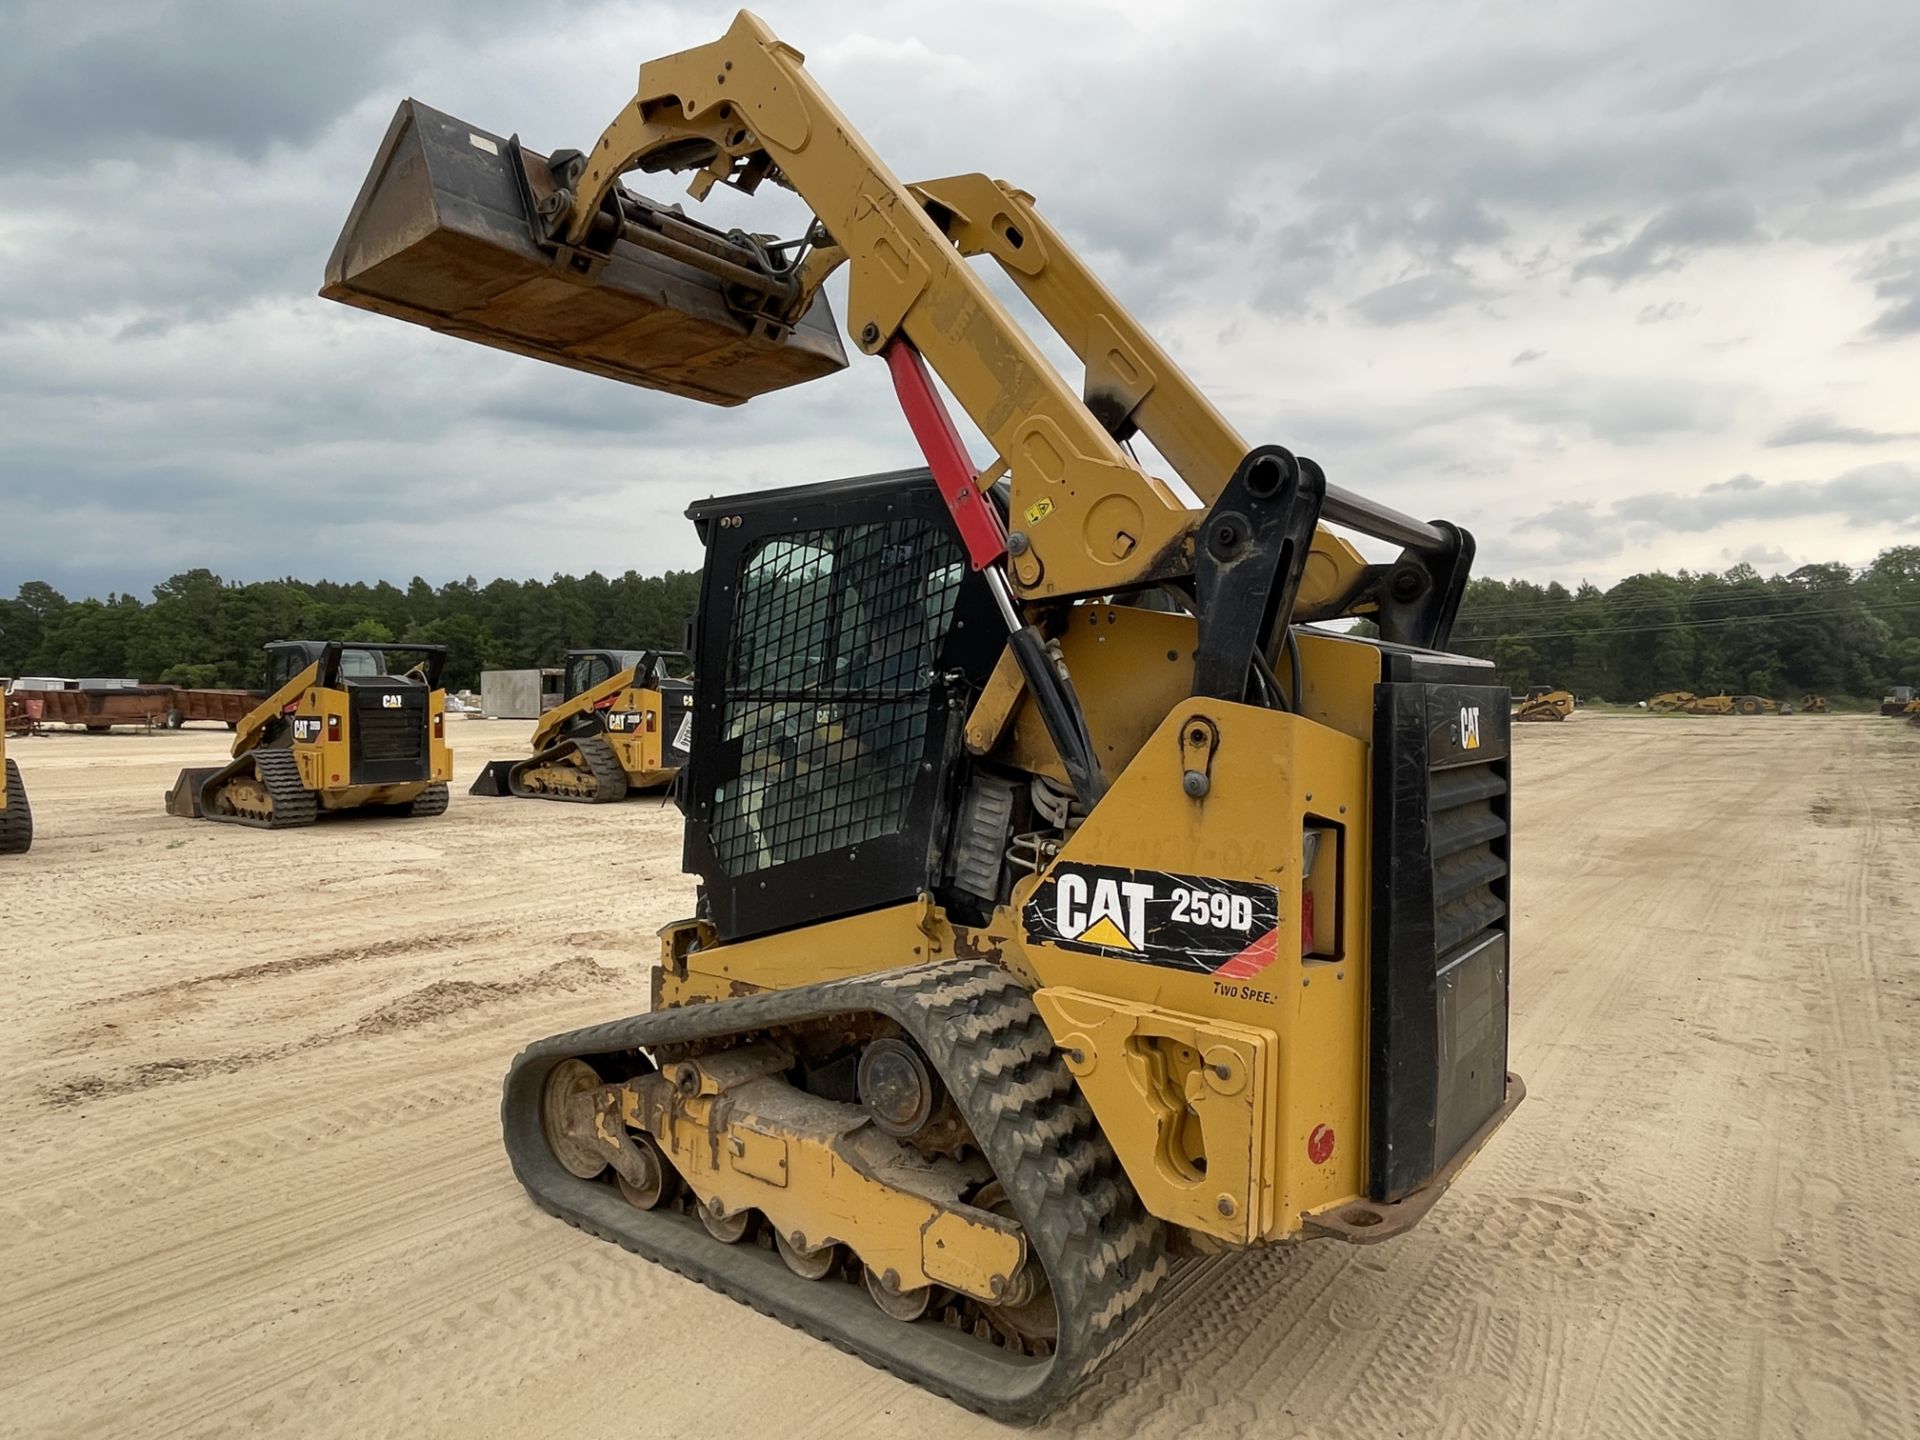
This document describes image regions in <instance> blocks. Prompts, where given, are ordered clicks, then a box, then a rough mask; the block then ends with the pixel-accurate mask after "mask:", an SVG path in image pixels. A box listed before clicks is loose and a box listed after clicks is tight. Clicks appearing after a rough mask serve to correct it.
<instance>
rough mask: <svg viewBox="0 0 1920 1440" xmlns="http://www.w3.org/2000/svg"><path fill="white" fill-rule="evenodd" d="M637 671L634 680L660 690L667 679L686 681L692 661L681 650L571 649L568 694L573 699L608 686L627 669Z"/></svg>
mask: <svg viewBox="0 0 1920 1440" xmlns="http://www.w3.org/2000/svg"><path fill="white" fill-rule="evenodd" d="M629 669H630V670H632V671H633V672H634V678H633V683H634V685H635V686H636V687H638V688H640V689H644V690H653V689H658V688H659V686H660V682H661V681H663V680H669V679H671V680H685V679H688V678H690V676H691V675H692V670H693V666H692V661H691V660H689V659H688V657H687V656H686V655H685V654H684V653H683V652H681V651H678V650H569V651H568V652H567V693H566V695H565V697H564V698H566V699H568V700H571V699H573V698H574V697H575V696H577V695H584V694H586V693H587V691H589V690H592V689H594V688H595V687H597V686H600V685H604V684H606V683H607V681H609V680H611V679H612V678H613V677H614V676H616V675H618V674H619V673H620V672H621V671H623V670H629Z"/></svg>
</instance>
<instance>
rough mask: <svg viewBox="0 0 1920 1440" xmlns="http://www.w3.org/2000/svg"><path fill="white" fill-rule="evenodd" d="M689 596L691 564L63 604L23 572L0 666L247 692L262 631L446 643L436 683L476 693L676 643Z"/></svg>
mask: <svg viewBox="0 0 1920 1440" xmlns="http://www.w3.org/2000/svg"><path fill="white" fill-rule="evenodd" d="M699 593H700V576H699V572H698V571H668V572H667V573H666V574H665V575H639V574H636V573H634V572H633V571H631V570H630V571H628V572H627V573H626V574H624V575H621V576H619V577H618V578H615V579H609V578H607V577H606V576H604V575H601V574H599V573H598V572H595V573H592V574H588V575H583V576H580V577H578V578H575V577H573V576H571V575H556V576H554V577H553V579H552V580H550V581H539V580H527V581H519V580H494V581H492V582H490V583H489V584H486V585H481V584H479V583H478V582H477V581H475V580H473V579H471V578H469V579H466V580H460V581H455V582H453V583H451V584H447V585H439V586H435V585H429V584H428V583H427V582H426V581H425V580H422V579H419V578H417V577H416V578H415V579H414V580H413V581H411V582H410V583H409V584H408V585H407V586H406V588H405V589H402V588H400V587H399V586H396V585H390V584H388V583H386V582H385V581H382V582H380V583H379V584H376V585H367V584H364V583H355V584H351V585H341V584H336V583H334V582H332V581H327V580H314V581H307V580H291V579H289V580H269V581H261V582H258V583H254V584H232V583H228V582H226V581H223V580H222V579H221V578H220V577H219V576H218V575H215V574H213V573H212V572H211V571H209V570H190V571H188V572H187V573H186V574H184V575H175V576H174V577H173V578H172V579H170V580H168V581H166V582H165V583H164V584H160V585H156V586H155V587H154V589H153V598H152V599H151V600H148V601H142V600H141V599H140V598H139V597H138V596H134V595H109V596H108V597H107V598H106V599H105V600H91V599H90V600H69V599H67V598H66V597H65V596H64V595H62V594H61V593H60V592H59V591H57V590H55V589H54V588H53V587H52V586H51V585H48V584H46V583H44V582H42V581H38V580H32V581H28V582H27V583H26V584H24V585H22V586H20V588H19V593H18V594H17V596H16V597H15V598H14V599H12V600H0V675H64V676H79V677H94V676H97V677H103V678H104V677H126V678H131V679H137V680H143V681H148V682H155V681H159V682H165V683H169V684H174V685H192V686H212V687H236V688H244V689H258V688H260V687H261V686H262V685H264V684H265V681H266V665H265V658H264V656H263V655H262V652H261V647H262V646H263V645H264V644H265V643H266V642H267V641H269V640H336V639H338V640H364V641H398V642H401V643H408V644H429V645H445V646H446V647H447V650H448V655H447V669H446V684H447V685H448V686H449V688H452V689H456V690H459V689H474V688H477V687H478V686H479V684H480V672H481V671H482V670H515V669H523V668H527V667H531V666H536V665H553V664H557V663H559V660H560V657H561V655H562V654H563V653H564V652H565V651H567V650H568V649H571V648H575V647H579V646H587V645H604V646H608V647H610V648H619V649H635V650H639V649H647V648H650V647H651V648H659V649H669V650H677V649H679V648H681V645H682V642H683V641H684V639H685V636H686V622H687V619H688V618H689V617H690V616H691V615H692V614H693V612H694V609H695V606H696V604H697V602H698V597H699Z"/></svg>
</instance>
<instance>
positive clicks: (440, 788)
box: [407, 780, 448, 820]
mask: <svg viewBox="0 0 1920 1440" xmlns="http://www.w3.org/2000/svg"><path fill="white" fill-rule="evenodd" d="M447 799H448V796H447V782H446V781H444V780H436V781H434V782H433V783H432V784H431V785H429V786H427V788H426V789H424V790H422V791H421V792H420V793H419V794H418V795H416V796H414V797H413V801H412V803H411V804H409V805H408V806H407V814H408V815H410V816H412V817H413V818H414V819H416V820H424V819H427V818H428V817H430V816H434V815H444V814H446V813H447Z"/></svg>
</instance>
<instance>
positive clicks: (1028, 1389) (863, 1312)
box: [501, 960, 1169, 1421]
mask: <svg viewBox="0 0 1920 1440" xmlns="http://www.w3.org/2000/svg"><path fill="white" fill-rule="evenodd" d="M862 1012H872V1013H877V1014H880V1015H884V1016H887V1017H888V1018H890V1019H892V1020H894V1021H896V1022H897V1023H899V1024H900V1025H901V1027H902V1028H904V1029H905V1030H906V1031H907V1032H908V1033H909V1034H910V1035H911V1036H912V1037H913V1039H914V1040H915V1041H916V1042H917V1043H918V1044H919V1045H920V1047H921V1048H922V1050H923V1051H924V1052H925V1054H926V1055H927V1058H928V1059H929V1060H931V1061H932V1062H933V1065H934V1068H935V1069H936V1070H937V1071H938V1072H939V1074H940V1076H941V1078H942V1080H943V1081H944V1082H945V1084H946V1087H947V1090H948V1093H949V1094H951V1095H952V1096H953V1098H954V1101H955V1103H956V1104H958V1105H959V1106H960V1109H961V1112H962V1114H963V1115H964V1116H965V1117H966V1120H967V1123H968V1124H969V1126H970V1127H971V1128H972V1131H973V1134H974V1137H975V1139H976V1140H977V1141H978V1142H979V1144H980V1147H981V1149H982V1151H983V1153H984V1154H985V1155H986V1158H987V1160H988V1162H989V1163H990V1164H991V1165H992V1167H993V1171H994V1174H995V1175H996V1176H997V1177H998V1178H999V1179H1000V1181H1001V1183H1002V1185H1003V1186H1005V1188H1006V1191H1007V1194H1008V1197H1009V1199H1010V1200H1011V1201H1012V1204H1013V1208H1014V1213H1015V1214H1016V1215H1017V1216H1018V1218H1019V1220H1020V1223H1021V1225H1022V1227H1023V1228H1024V1229H1025V1231H1026V1236H1027V1243H1028V1246H1029V1247H1030V1250H1031V1253H1032V1254H1033V1256H1034V1257H1035V1258H1037V1259H1038V1260H1039V1261H1040V1263H1041V1265H1042V1266H1043V1268H1044V1270H1045V1272H1046V1275H1047V1277H1048V1280H1049V1281H1050V1282H1051V1284H1052V1287H1053V1296H1054V1303H1055V1305H1056V1306H1057V1307H1058V1310H1059V1316H1060V1325H1059V1340H1058V1347H1057V1349H1056V1350H1055V1352H1054V1354H1053V1355H1052V1356H1051V1357H1047V1358H1044V1359H1040V1358H1034V1357H1029V1356H1016V1355H1014V1354H1012V1353H1011V1352H1009V1351H1006V1350H1001V1349H998V1348H995V1347H993V1346H990V1345H988V1344H986V1343H984V1342H981V1341H977V1340H974V1339H972V1338H971V1337H968V1336H965V1335H962V1334H959V1333H957V1332H955V1331H953V1330H950V1329H947V1328H946V1327H945V1326H943V1325H941V1324H939V1323H938V1322H937V1321H932V1320H927V1321H920V1322H917V1323H915V1324H911V1325H907V1324H902V1323H901V1322H899V1321H897V1320H893V1319H890V1318H888V1317H887V1316H885V1315H883V1314H881V1312H880V1311H879V1309H878V1308H877V1307H876V1306H874V1305H873V1303H872V1302H871V1301H870V1300H869V1299H868V1298H867V1296H866V1294H865V1292H864V1291H863V1290H862V1289H860V1288H859V1287H857V1286H852V1285H846V1284H838V1283H834V1282H830V1281H817V1282H816V1281H807V1280H802V1279H800V1278H799V1277H798V1276H795V1275H794V1274H792V1273H791V1272H790V1271H789V1270H788V1269H787V1268H786V1266H785V1265H784V1264H782V1263H781V1261H780V1260H779V1258H778V1256H777V1255H774V1254H772V1253H770V1252H768V1251H764V1250H761V1249H759V1248H758V1247H757V1246H753V1245H745V1244H743V1245H731V1246H729V1245H721V1244H720V1243H718V1242H717V1241H715V1240H713V1239H712V1238H711V1237H709V1236H708V1235H707V1233H706V1231H705V1230H704V1229H703V1228H701V1226H700V1225H699V1223H698V1222H697V1221H696V1220H693V1219H690V1218H688V1217H686V1216H683V1215H680V1214H677V1213H674V1212H671V1211H667V1210H655V1211H643V1210H637V1209H635V1208H633V1207H632V1206H630V1205H628V1204H627V1203H626V1202H625V1201H624V1200H622V1199H621V1198H620V1195H619V1192H618V1191H617V1190H615V1189H614V1188H613V1187H612V1186H611V1185H609V1184H606V1183H603V1182H597V1181H588V1180H580V1179H577V1178H575V1177H574V1176H572V1175H570V1174H568V1173H567V1172H566V1171H565V1170H563V1169H562V1168H561V1167H560V1165H559V1163H558V1162H557V1161H556V1160H555V1159H554V1158H553V1155H552V1153H551V1151H550V1150H549V1149H548V1147H547V1144H546V1140H545V1138H544V1136H543V1134H542V1131H541V1126H540V1097H541V1091H542V1087H543V1086H544V1084H545V1082H546V1077H547V1075H548V1074H549V1073H551V1071H552V1070H553V1067H554V1066H556V1065H557V1064H559V1063H560V1062H561V1061H562V1060H564V1059H568V1058H570V1057H579V1058H582V1059H585V1060H587V1061H588V1063H590V1064H592V1063H594V1061H595V1058H596V1057H607V1058H608V1059H612V1058H613V1057H616V1056H620V1057H622V1058H626V1057H625V1055H624V1054H623V1052H631V1051H633V1050H635V1049H639V1048H641V1047H648V1048H653V1047H659V1046H675V1047H682V1046H687V1045H699V1044H700V1043H702V1042H708V1041H712V1040H715V1039H720V1038H727V1037H736V1036H740V1035H744V1034H750V1033H754V1032H759V1031H766V1030H770V1029H778V1028H780V1027H781V1026H783V1025H789V1024H793V1023H796V1022H799V1021H805V1020H813V1019H818V1018H821V1017H826V1016H835V1015H847V1014H858V1013H862ZM609 1068H611V1067H610V1066H609V1067H607V1068H603V1070H602V1073H607V1069H609ZM501 1123H502V1127H503V1130H504V1132H505V1140H506V1147H507V1154H508V1157H509V1158H510V1160H511V1161H512V1164H513V1170H514V1174H515V1175H516V1176H517V1177H518V1178H519V1180H520V1183H521V1184H522V1185H524V1186H525V1187H526V1188H527V1192H528V1193H529V1194H530V1195H531V1196H532V1197H533V1199H534V1201H535V1203H536V1204H538V1205H539V1206H540V1207H541V1208H542V1209H543V1210H545V1211H547V1212H548V1213H549V1214H551V1215H556V1216H558V1217H559V1218H560V1219H562V1220H565V1221H566V1222H567V1223H569V1224H571V1225H576V1226H578V1227H579V1228H580V1229H582V1230H585V1231H587V1232H588V1233H590V1234H593V1235H597V1236H599V1237H600V1238H601V1239H603V1240H610V1241H612V1242H613V1243H615V1244H617V1245H621V1246H624V1247H625V1248H627V1249H629V1250H632V1251H634V1252H635V1253H636V1254H639V1255H642V1256H645V1257H646V1258H648V1259H650V1260H654V1261H657V1262H659V1263H660V1264H663V1265H666V1266H667V1267H668V1268H670V1269H672V1270H675V1271H678V1272H679V1273H680V1274H682V1275H686V1276H688V1277H689V1278H691V1279H695V1280H699V1281H701V1282H703V1283H704V1284H706V1285H708V1286H710V1287H712V1288H713V1289H715V1290H718V1291H720V1292H721V1293H722V1294H725V1295H729V1296H731V1297H733V1298H734V1299H735V1300H739V1301H741V1302H742V1303H744V1304H747V1305H751V1306H752V1307H753V1308H754V1309H756V1310H759V1311H761V1312H762V1313H763V1314H766V1315H770V1316H772V1317H773V1318H775V1319H777V1320H781V1321H784V1322H785V1323H786V1324H788V1325H792V1326H795V1327H796V1328H798V1329H801V1330H804V1331H806V1332H807V1333H809V1334H811V1335H813V1336H815V1337H817V1338H819V1339H822V1340H826V1341H828V1342H829V1343H831V1344H834V1345H836V1346H838V1347H840V1348H841V1349H843V1350H846V1351H848V1352H850V1353H852V1354H854V1355H858V1356H859V1357H860V1358H861V1359H863V1360H865V1361H867V1362H868V1363H869V1364H872V1365H875V1366H878V1367H879V1368H881V1369H883V1370H887V1371H889V1372H891V1373H892V1374H895V1375H897V1376H899V1377H900V1378H901V1379H903V1380H908V1381H911V1382H912V1383H913V1384H916V1385H920V1386H922V1387H924V1388H926V1389H928V1390H931V1391H933V1392H934V1393H935V1394H938V1395H942V1396H944V1397H946V1398H947V1399H950V1400H953V1401H956V1402H957V1403H959V1404H961V1405H964V1406H966V1407H967V1408H969V1409H972V1410H978V1411H981V1412H983V1413H985V1414H988V1415H991V1416H994V1417H996V1418H998V1419H1001V1420H1012V1421H1027V1420H1034V1419H1037V1418H1038V1417H1039V1416H1041V1415H1044V1414H1045V1413H1046V1412H1047V1411H1049V1410H1051V1409H1053V1408H1054V1407H1055V1406H1057V1405H1059V1404H1060V1403H1061V1402H1062V1401H1064V1400H1065V1399H1066V1398H1067V1397H1068V1396H1069V1395H1071V1394H1072V1393H1073V1391H1074V1390H1075V1389H1076V1388H1077V1387H1078V1386H1079V1385H1080V1384H1081V1382H1082V1381H1084V1380H1085V1379H1086V1378H1087V1376H1088V1375H1089V1374H1091V1373H1092V1371H1093V1370H1094V1368H1095V1367H1096V1366H1097V1365H1098V1364H1099V1363H1100V1361H1101V1360H1102V1359H1104V1358H1105V1357H1106V1356H1107V1355H1108V1354H1109V1353H1110V1352H1111V1351H1112V1350H1113V1349H1114V1347H1115V1346H1117V1345H1119V1344H1120V1343H1121V1341H1122V1340H1124V1339H1125V1338H1126V1337H1127V1335H1128V1334H1130V1333H1131V1332H1132V1331H1133V1329H1134V1328H1135V1326H1137V1325H1138V1324H1139V1322H1140V1321H1141V1320H1142V1319H1143V1318H1144V1317H1145V1315H1146V1313H1147V1311H1148V1310H1149V1309H1150V1308H1151V1305H1152V1302H1153V1299H1154V1297H1155V1294H1156V1292H1157V1291H1158V1290H1159V1288H1160V1287H1161V1285H1162V1284H1163V1283H1164V1282H1165V1281H1166V1279H1167V1276H1168V1273H1169V1272H1168V1260H1167V1255H1166V1232H1165V1229H1164V1227H1162V1226H1161V1224H1160V1223H1159V1222H1158V1221H1157V1220H1154V1219H1153V1218H1152V1217H1150V1216H1149V1215H1148V1214H1147V1213H1146V1211H1145V1209H1144V1208H1143V1207H1142V1206H1141V1204H1140V1200H1139V1197H1138V1196H1137V1195H1136V1194H1135V1193H1134V1190H1133V1187H1132V1185H1131V1184H1130V1183H1129V1182H1128V1180H1127V1178H1126V1175H1125V1172H1124V1171H1122V1169H1121V1168H1120V1163H1119V1161H1118V1160H1117V1159H1116V1158H1115V1157H1114V1154H1113V1150H1112V1148H1111V1147H1110V1146H1109V1145H1108V1144H1107V1141H1106V1137H1105V1136H1104V1135H1102V1134H1101V1132H1100V1129H1099V1126H1098V1125H1097V1123H1096V1122H1095V1121H1094V1118H1093V1112H1092V1111H1091V1110H1090V1109H1089V1108H1088V1106H1087V1102H1086V1100H1085V1099H1084V1097H1082V1095H1081V1094H1080V1090H1079V1087H1078V1086H1077V1085H1076V1084H1075V1083H1074V1080H1073V1077H1072V1075H1071V1074H1069V1073H1068V1071H1067V1069H1066V1066H1065V1064H1064V1063H1063V1062H1062V1061H1061V1058H1060V1055H1059V1053H1058V1052H1057V1051H1056V1050H1055V1048H1054V1045H1053V1040H1052V1037H1051V1036H1050V1035H1049V1034H1048V1033H1047V1029H1046V1026H1045V1023H1044V1022H1043V1021H1042V1020H1041V1019H1040V1016H1039V1014H1038V1012H1036V1011H1035V1009H1034V1008H1033V1002H1032V999H1031V997H1030V996H1029V995H1028V993H1027V991H1026V989H1025V987H1023V986H1022V985H1021V984H1020V983H1019V981H1017V980H1016V979H1015V978H1014V977H1013V976H1011V975H1010V974H1008V973H1007V972H1006V971H1005V970H1003V969H1001V968H1000V967H999V966H997V965H994V964H992V963H991V962H987V961H977V960H962V961H946V962H942V963H939V964H934V965H921V966H914V967H912V968H910V969H905V970H895V971H890V972H885V973H882V974H880V975H869V976H860V977H856V978H854V979H849V980H836V981H831V982H829V983H826V984H823V985H810V986H804V987H801V988H797V989H793V990H785V991H775V992H769V993H767V994H762V995H753V996H748V997H746V998H744V999H739V1000H722V1001H715V1002H713V1003H711V1004H705V1005H694V1006H687V1007H683V1008H680V1009H675V1010H667V1011H662V1012H660V1013H657V1014H647V1015H635V1016H631V1017H629V1018H627V1019H624V1020H614V1021H610V1022H608V1023H606V1024H603V1025H595V1026H592V1027H589V1028H588V1029H585V1030H576V1031H572V1032H570V1033H568V1034H564V1035H555V1036H552V1037H550V1038H548V1039H546V1040H541V1041H539V1042H537V1043H536V1044H533V1045H530V1046H528V1047H527V1049H526V1050H524V1051H523V1052H521V1054H520V1055H519V1057H518V1058H516V1059H515V1061H514V1062H513V1066H512V1068H511V1069H510V1070H509V1071H508V1073H507V1079H506V1087H505V1093H504V1095H503V1097H502V1100H501ZM609 1318H611V1317H609Z"/></svg>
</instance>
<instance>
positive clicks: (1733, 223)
mask: <svg viewBox="0 0 1920 1440" xmlns="http://www.w3.org/2000/svg"><path fill="white" fill-rule="evenodd" d="M1760 238H1761V235H1760V224H1759V214H1758V212H1757V211H1756V210H1755V209H1754V207H1753V204H1752V202H1751V201H1749V200H1747V199H1746V198H1745V197H1744V196H1739V195H1720V196H1714V197H1711V198H1702V199H1687V200H1681V201H1679V202H1677V203H1675V204H1673V205H1670V206H1668V207H1667V208H1666V209H1664V210H1662V211H1660V212H1659V213H1658V214H1656V215H1654V216H1653V218H1652V219H1650V220H1648V221H1647V222H1646V224H1644V225H1642V226H1641V227H1640V229H1639V231H1638V232H1637V233H1636V234H1635V235H1634V237H1633V238H1632V239H1631V240H1627V241H1624V242H1623V243H1621V244H1619V245H1616V246H1614V247H1613V248H1612V249H1611V250H1603V251H1601V252H1600V253H1599V254H1597V255H1589V256H1587V257H1586V258H1585V259H1583V260H1578V261H1576V262H1575V263H1574V267H1573V278H1574V279H1576V280H1579V279H1582V278H1584V277H1586V276H1588V275H1597V276H1600V277H1601V278H1602V279H1606V280H1611V281H1612V282H1613V283H1614V284H1615V285H1623V284H1625V283H1626V282H1627V281H1629V280H1633V279H1638V278H1639V277H1641V276H1643V275H1656V274H1658V273H1660V272H1661V271H1662V270H1678V269H1679V268H1680V267H1681V266H1682V265H1685V264H1686V263H1687V262H1688V261H1689V260H1691V259H1692V258H1693V257H1694V256H1695V255H1697V254H1699V253H1700V251H1702V250H1707V249H1713V248H1716V247H1720V246H1730V245H1752V244H1755V243H1757V242H1758V241H1759V240H1760Z"/></svg>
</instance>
